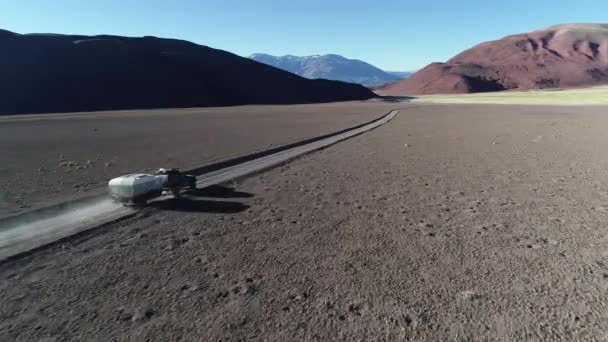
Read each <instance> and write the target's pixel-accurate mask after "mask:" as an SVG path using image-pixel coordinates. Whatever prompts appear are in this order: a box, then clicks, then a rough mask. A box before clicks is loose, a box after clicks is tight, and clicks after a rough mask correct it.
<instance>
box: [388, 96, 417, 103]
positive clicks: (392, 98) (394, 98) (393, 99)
mask: <svg viewBox="0 0 608 342" xmlns="http://www.w3.org/2000/svg"><path fill="white" fill-rule="evenodd" d="M415 99H416V97H413V96H380V100H382V101H384V102H391V103H396V102H410V101H412V100H415Z"/></svg>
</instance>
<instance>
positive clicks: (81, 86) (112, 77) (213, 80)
mask: <svg viewBox="0 0 608 342" xmlns="http://www.w3.org/2000/svg"><path fill="white" fill-rule="evenodd" d="M0 50H1V51H2V54H0V74H1V75H2V77H1V78H0V93H1V94H2V96H1V97H0V114H19V113H48V112H73V111H96V110H114V109H136V108H168V107H203V106H233V105H244V104H293V103H315V102H331V101H347V100H364V99H369V98H371V97H374V96H375V95H374V94H373V93H372V92H371V91H370V90H368V89H366V88H365V87H363V86H361V85H358V84H348V83H343V82H335V81H327V80H309V79H306V78H302V77H299V76H296V75H293V74H291V73H288V72H285V71H283V70H279V69H276V68H273V67H270V66H268V65H265V64H261V63H257V62H255V61H252V60H250V59H247V58H242V57H239V56H236V55H234V54H231V53H228V52H226V51H222V50H216V49H212V48H209V47H206V46H201V45H197V44H194V43H190V42H187V41H182V40H175V39H162V38H156V37H143V38H127V37H119V36H106V35H102V36H93V37H91V36H68V35H56V34H24V35H21V34H16V33H12V32H9V31H4V30H2V31H0Z"/></svg>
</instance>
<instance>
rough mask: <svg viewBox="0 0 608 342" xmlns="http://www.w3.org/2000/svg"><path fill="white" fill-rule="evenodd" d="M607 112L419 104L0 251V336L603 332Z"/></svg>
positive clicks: (559, 336) (461, 336)
mask: <svg viewBox="0 0 608 342" xmlns="http://www.w3.org/2000/svg"><path fill="white" fill-rule="evenodd" d="M406 107H407V106H406ZM605 110H606V108H601V107H538V106H537V107H522V106H481V105H479V106H441V105H425V106H423V107H413V106H410V107H408V108H405V109H403V110H402V111H401V113H400V114H399V116H398V117H397V118H395V119H394V120H393V121H391V122H390V123H389V124H387V125H384V126H382V127H380V128H378V129H376V130H374V131H372V132H368V133H366V134H363V135H360V136H357V137H355V138H353V139H351V140H348V141H346V142H342V143H340V144H337V145H334V146H332V147H330V148H327V149H324V150H322V151H319V152H315V153H313V154H310V155H307V156H304V157H302V158H300V159H298V160H296V161H293V162H292V163H289V164H287V165H285V166H283V167H280V168H276V169H273V170H270V171H268V172H265V173H263V174H260V175H257V176H254V177H251V178H248V179H246V180H243V181H241V182H238V183H232V184H227V185H226V186H223V187H215V188H212V189H207V190H199V191H196V192H194V193H191V194H190V196H189V197H188V198H186V199H183V200H180V201H167V202H165V203H163V204H157V205H156V206H155V207H151V208H147V209H145V210H143V211H142V212H140V213H139V214H138V215H137V216H136V217H134V218H130V219H127V220H124V221H122V222H118V223H115V224H111V225H108V226H105V227H102V228H100V229H97V230H95V231H93V232H91V233H90V234H85V235H83V236H79V237H78V238H74V239H71V240H69V241H66V242H64V243H61V244H56V245H54V246H52V247H50V248H47V249H44V250H41V251H38V252H36V253H33V254H30V255H28V256H25V257H23V258H21V259H18V260H13V261H10V262H5V263H3V264H2V265H0V303H1V305H0V340H6V341H11V340H19V341H38V340H46V341H67V340H86V341H94V340H98V341H111V340H115V341H124V340H134V341H146V340H149V341H169V340H187V341H211V340H223V341H226V340H228V341H232V340H244V339H253V340H269V341H286V340H319V341H324V340H330V339H335V340H405V339H416V340H604V339H605V338H606V334H607V333H608V317H607V316H606V310H607V307H608V299H607V298H608V254H607V253H606V244H607V242H608V234H607V233H606V231H605V229H604V228H605V222H606V221H607V220H608V185H607V184H608V172H606V170H607V169H608V168H607V166H608V165H607V162H606V154H605V146H607V144H608V134H606V130H605V127H606V124H608V118H607V117H606V116H605V115H604V114H605Z"/></svg>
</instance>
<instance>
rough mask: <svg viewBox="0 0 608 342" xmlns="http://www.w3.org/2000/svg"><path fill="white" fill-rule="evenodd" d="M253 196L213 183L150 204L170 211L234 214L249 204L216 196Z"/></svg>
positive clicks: (149, 204) (243, 209)
mask: <svg viewBox="0 0 608 342" xmlns="http://www.w3.org/2000/svg"><path fill="white" fill-rule="evenodd" d="M253 196H254V195H253V194H250V193H248V192H242V191H236V190H235V189H234V188H231V187H226V186H221V185H213V186H210V187H207V188H203V189H194V190H188V191H186V192H184V193H183V194H182V196H181V197H179V198H169V199H166V200H163V201H157V202H150V203H148V206H149V207H152V208H157V209H161V210H169V211H183V212H191V213H220V214H234V213H240V212H242V211H245V210H247V209H248V208H249V205H247V204H244V203H241V202H236V201H222V200H215V199H214V198H251V197H253Z"/></svg>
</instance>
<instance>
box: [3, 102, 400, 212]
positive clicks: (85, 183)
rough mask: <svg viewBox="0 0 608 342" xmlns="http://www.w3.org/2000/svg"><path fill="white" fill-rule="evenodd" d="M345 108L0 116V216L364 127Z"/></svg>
mask: <svg viewBox="0 0 608 342" xmlns="http://www.w3.org/2000/svg"><path fill="white" fill-rule="evenodd" d="M392 107H394V105H391V104H383V103H366V102H345V103H331V104H317V105H296V106H242V107H226V108H196V109H167V110H137V111H119V112H97V113H76V114H58V115H53V114H51V115H49V114H45V115H24V116H10V117H0V216H4V215H7V214H14V213H17V212H20V211H23V210H27V209H30V208H35V207H40V206H44V205H48V204H52V203H56V202H60V201H63V200H67V199H71V198H76V197H80V196H83V195H84V194H88V193H91V192H93V191H100V190H103V188H104V187H105V184H106V182H107V181H108V180H109V179H110V178H112V177H116V176H119V175H121V174H126V173H132V172H139V171H141V172H151V171H153V170H156V169H158V168H159V167H179V168H183V169H189V168H193V167H198V166H201V165H206V164H210V163H214V162H218V161H221V160H223V159H227V158H231V157H238V156H243V155H247V154H250V153H254V152H259V151H263V150H266V149H269V148H272V147H276V146H280V145H284V144H289V143H293V142H296V141H300V140H303V139H307V138H311V137H315V136H318V135H322V134H326V133H330V132H334V131H337V130H341V129H344V128H348V127H350V126H355V125H357V124H361V123H363V122H367V121H369V120H372V119H374V118H376V117H379V116H380V115H382V114H385V113H386V112H388V111H389V110H390V109H391V108H392Z"/></svg>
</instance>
